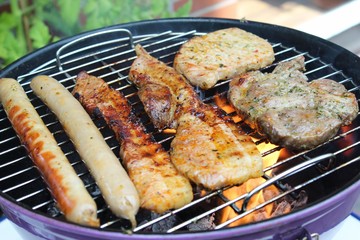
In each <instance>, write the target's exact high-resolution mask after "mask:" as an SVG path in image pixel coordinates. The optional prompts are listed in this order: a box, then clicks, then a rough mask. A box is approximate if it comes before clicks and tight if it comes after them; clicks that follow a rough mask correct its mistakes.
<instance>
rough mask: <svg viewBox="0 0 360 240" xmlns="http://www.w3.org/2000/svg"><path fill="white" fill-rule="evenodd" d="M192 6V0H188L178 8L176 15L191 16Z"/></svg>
mask: <svg viewBox="0 0 360 240" xmlns="http://www.w3.org/2000/svg"><path fill="white" fill-rule="evenodd" d="M191 7H192V0H188V1H187V2H186V3H184V4H183V5H182V6H181V7H179V8H178V9H177V11H176V12H175V16H176V17H187V16H189V14H190V12H191Z"/></svg>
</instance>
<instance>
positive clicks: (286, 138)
mask: <svg viewBox="0 0 360 240" xmlns="http://www.w3.org/2000/svg"><path fill="white" fill-rule="evenodd" d="M303 71H305V63H304V57H303V56H301V57H297V58H295V59H293V60H291V61H287V62H282V63H279V64H278V66H277V67H276V68H275V69H274V71H273V72H272V73H262V72H260V71H252V72H248V73H245V74H242V75H240V76H238V77H235V78H233V79H232V80H231V82H230V89H229V92H228V99H229V101H230V103H231V104H232V105H233V106H234V107H235V109H236V111H237V113H238V114H239V115H240V117H242V119H243V120H244V121H245V122H246V123H247V124H248V125H249V126H251V127H252V128H254V129H256V130H257V131H258V132H259V133H260V134H263V135H264V136H265V137H266V138H268V139H269V141H270V142H272V143H274V144H278V145H280V146H283V147H286V148H288V149H292V150H305V149H311V148H313V147H316V146H318V145H320V144H321V143H324V142H326V141H328V140H329V139H330V138H332V137H333V136H335V135H336V133H337V132H338V130H339V129H340V127H341V126H344V125H348V124H350V123H351V122H352V121H353V120H354V119H355V117H356V116H357V114H358V111H359V107H358V103H357V100H356V97H355V95H354V94H353V93H350V92H348V91H347V90H346V89H345V87H344V86H343V85H342V84H340V83H338V82H336V81H333V80H330V79H317V80H313V81H311V82H308V79H307V77H306V76H305V74H304V73H303Z"/></svg>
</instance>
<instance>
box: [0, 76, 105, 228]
mask: <svg viewBox="0 0 360 240" xmlns="http://www.w3.org/2000/svg"><path fill="white" fill-rule="evenodd" d="M0 101H1V103H2V104H3V106H4V109H5V111H6V113H7V115H8V118H9V120H10V122H11V123H12V125H13V127H14V129H15V131H16V133H17V134H18V136H19V138H20V140H21V142H22V143H23V144H24V145H25V147H26V149H27V150H28V152H29V154H30V156H31V158H32V160H33V162H34V163H35V165H36V166H37V168H38V169H39V171H40V172H41V174H42V176H43V178H44V180H45V182H46V183H47V184H48V186H49V188H50V190H51V193H52V195H53V196H54V198H55V200H56V202H57V204H58V206H59V208H60V210H61V211H62V212H63V213H64V215H65V217H66V219H67V220H69V221H71V222H75V223H78V224H82V225H88V226H99V220H98V219H97V216H96V214H97V207H96V204H95V202H94V200H93V199H92V198H91V196H90V195H89V193H88V192H87V190H86V188H85V187H84V184H83V182H82V181H81V179H80V178H79V177H78V176H77V175H76V172H75V170H74V169H73V168H72V166H71V165H70V163H69V161H68V159H67V158H66V156H65V155H64V153H63V152H62V151H61V149H60V148H59V146H58V145H57V142H56V140H55V139H54V137H53V135H52V134H51V133H50V131H49V130H48V129H47V127H46V126H45V124H44V122H43V121H42V119H41V118H40V116H39V115H38V113H37V112H36V110H35V109H34V107H33V105H32V104H31V103H30V100H29V99H28V97H27V95H26V93H25V92H24V90H23V88H22V87H21V86H20V84H19V83H18V82H17V81H16V80H14V79H10V78H3V79H0Z"/></svg>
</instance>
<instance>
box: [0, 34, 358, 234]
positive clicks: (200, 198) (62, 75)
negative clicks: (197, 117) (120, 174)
mask: <svg viewBox="0 0 360 240" xmlns="http://www.w3.org/2000/svg"><path fill="white" fill-rule="evenodd" d="M203 34H205V33H202V32H196V31H195V30H193V31H189V32H171V31H166V32H162V33H157V34H149V35H139V36H133V35H132V34H131V32H129V31H128V30H125V29H113V30H107V31H103V32H99V33H95V34H91V35H87V36H85V37H82V38H79V39H77V40H75V41H72V42H70V43H68V44H66V45H64V46H63V47H61V48H60V49H59V50H58V51H57V54H56V56H54V59H53V60H51V61H48V62H46V63H44V64H42V65H40V66H38V67H37V68H35V69H33V70H32V71H30V72H29V73H27V74H25V75H22V76H19V77H18V81H19V82H20V83H21V84H22V86H23V87H24V89H25V91H26V92H27V94H28V96H29V98H30V99H31V102H32V104H33V105H34V106H35V108H36V110H37V111H38V112H39V114H40V116H41V117H42V119H43V120H44V122H45V124H46V125H47V127H48V128H49V129H50V131H51V132H52V133H53V134H54V137H55V139H56V140H57V141H58V143H59V146H60V147H61V148H62V150H63V151H64V152H65V155H66V156H67V157H68V158H69V160H70V162H71V164H72V165H73V167H74V169H75V170H76V172H77V173H78V175H79V176H80V177H81V179H82V180H83V181H84V183H85V185H86V187H87V189H88V190H89V192H90V193H91V195H92V196H93V198H94V199H95V201H96V203H97V205H98V209H99V210H98V216H99V218H100V219H101V228H103V229H106V230H108V231H118V230H119V229H121V228H127V227H129V223H128V221H127V220H124V219H119V218H116V217H115V216H114V215H112V214H111V212H110V210H109V209H108V207H107V206H106V204H105V202H104V200H103V199H102V196H101V193H100V191H99V189H98V188H97V186H96V184H95V182H94V180H93V179H92V177H91V176H90V174H89V172H88V170H87V169H86V167H85V165H84V164H83V162H82V161H81V159H80V157H79V156H78V154H77V153H76V150H75V148H74V146H73V145H72V143H71V141H70V140H69V139H68V138H67V136H66V134H65V132H64V130H63V129H62V126H61V125H60V123H59V122H58V120H57V119H56V117H55V116H54V115H53V114H52V113H51V112H50V111H49V109H48V108H47V107H46V106H45V105H44V104H43V103H42V102H41V101H40V100H39V99H38V98H37V97H36V96H35V95H34V94H33V92H32V90H31V89H30V87H29V82H30V80H31V79H32V78H33V77H34V76H36V75H40V74H44V75H49V76H51V77H54V78H55V79H57V80H58V81H59V82H61V83H62V84H63V85H64V86H66V88H67V89H68V90H70V91H71V90H72V88H73V87H74V78H75V77H76V75H77V74H78V73H79V72H81V71H83V70H85V71H87V72H88V73H89V74H92V75H95V76H98V77H100V78H103V79H104V80H106V81H107V82H108V84H109V85H110V86H111V87H112V88H115V89H117V90H119V91H122V92H123V93H124V95H125V96H126V98H127V99H128V101H129V102H130V103H131V105H132V107H133V108H134V111H135V112H136V114H137V116H138V117H139V118H140V119H141V120H142V122H143V123H144V125H145V127H146V128H147V131H149V132H152V133H153V135H154V137H155V139H156V140H157V141H158V142H160V143H162V144H163V145H164V147H165V148H166V149H168V148H169V146H170V142H171V140H172V138H173V135H172V134H166V133H163V132H158V131H157V130H156V129H155V128H154V127H153V126H152V124H151V123H150V121H149V118H148V116H147V115H146V114H145V112H144V109H143V106H142V104H141V102H140V101H139V99H138V97H137V89H136V88H135V86H133V85H132V84H131V83H130V82H129V81H128V80H127V75H128V71H129V68H130V65H131V64H132V62H133V60H134V59H135V58H136V56H135V52H134V50H133V46H134V45H135V44H142V45H143V47H144V48H145V49H147V51H148V52H149V53H150V54H151V55H152V56H154V57H157V58H158V59H159V60H161V61H163V62H165V63H167V64H169V65H171V64H172V60H173V57H174V54H175V53H176V51H177V50H178V49H179V47H180V46H181V45H182V44H183V43H184V42H185V41H187V40H188V39H189V38H191V37H194V36H198V35H203ZM104 39H106V40H105V41H104ZM84 42H86V44H85V46H84ZM272 46H273V48H274V51H275V56H276V61H275V63H274V64H273V65H272V66H269V67H267V68H265V69H262V71H271V70H272V69H273V67H274V66H275V65H276V64H278V63H279V62H281V61H286V60H290V59H292V58H295V57H297V56H299V55H303V56H305V59H306V68H307V71H306V75H307V77H308V78H309V79H310V80H312V79H317V78H331V79H333V80H336V81H338V82H341V83H342V84H343V85H344V86H345V87H346V88H347V89H348V90H349V91H351V92H354V93H355V94H356V96H357V98H358V99H359V91H358V90H359V86H357V85H356V84H355V83H354V81H353V79H351V78H348V77H347V76H345V75H344V74H343V72H342V71H341V70H340V69H336V68H334V67H333V65H331V64H329V63H326V62H323V61H322V59H320V58H318V57H314V56H311V55H310V54H308V53H307V52H300V51H298V50H297V49H296V48H295V47H292V46H284V45H283V44H282V43H272ZM227 89H228V81H221V82H219V83H218V84H217V85H216V86H215V87H214V88H213V89H210V90H206V91H203V90H199V89H197V90H196V91H197V93H198V94H199V95H200V96H201V98H202V99H203V101H205V102H206V103H208V104H213V103H214V98H215V96H216V95H217V96H220V97H221V96H224V95H225V93H226V91H227ZM228 114H229V115H231V116H233V115H235V113H234V112H232V113H228ZM94 122H95V124H96V125H97V126H98V127H99V129H100V131H101V133H102V134H103V136H104V138H105V140H106V141H107V143H108V144H109V146H110V147H111V149H112V150H113V151H114V153H115V154H116V155H117V156H118V152H119V146H118V142H117V141H116V139H115V137H114V135H113V134H112V132H111V130H110V129H109V128H108V127H107V126H106V124H105V123H104V121H103V120H101V119H94ZM238 124H239V126H240V127H242V128H243V129H245V130H246V131H247V133H248V134H250V135H252V136H255V137H256V133H254V132H252V130H250V129H249V128H248V127H247V126H246V125H245V124H244V123H243V122H239V123H238ZM359 130H360V124H359V120H358V119H356V120H355V121H354V123H353V124H352V125H351V126H350V127H344V128H342V129H341V132H340V133H339V134H338V135H337V136H336V137H335V138H333V139H331V140H330V141H329V142H327V143H325V144H322V145H321V146H319V147H317V148H315V149H312V150H309V151H305V152H301V153H288V156H287V157H285V158H284V159H282V160H281V161H278V162H277V163H276V164H273V165H271V166H269V167H267V168H265V175H264V176H263V178H264V179H265V180H266V181H265V182H264V183H263V184H261V185H260V186H258V187H256V188H255V189H254V190H252V191H250V192H248V193H246V194H242V195H240V196H237V197H236V198H234V199H228V198H227V197H226V196H225V195H224V194H223V191H224V190H226V189H221V190H218V191H214V192H207V193H205V194H200V191H198V189H195V188H194V194H195V198H194V200H193V202H191V203H190V204H188V205H186V206H184V207H182V208H180V209H177V210H173V211H171V212H168V213H165V214H163V215H161V216H160V215H155V214H152V213H149V212H147V211H145V210H141V211H140V212H139V214H138V216H137V218H138V222H139V225H138V227H137V228H135V229H134V232H135V233H137V232H138V233H140V232H148V231H153V232H156V231H161V232H168V233H171V232H176V231H183V230H186V231H188V230H189V226H191V225H192V224H193V223H195V222H199V221H201V220H202V219H204V218H208V217H211V216H214V215H216V214H218V213H219V212H221V211H222V210H223V209H224V208H226V207H231V208H232V209H233V210H234V211H235V212H236V213H238V215H237V216H236V217H234V218H232V219H229V220H227V221H225V222H222V223H218V222H216V221H215V222H214V225H213V229H221V228H224V227H227V226H228V225H229V224H231V223H232V222H235V221H237V220H238V219H240V218H243V217H245V216H247V215H248V214H250V213H252V212H254V211H256V210H259V209H261V208H262V207H264V206H266V205H267V204H270V203H273V202H276V201H278V200H279V199H281V198H283V197H285V196H290V197H292V198H296V197H298V195H299V193H300V191H301V190H305V191H306V190H307V186H309V185H311V184H319V185H322V182H323V181H325V180H324V179H326V177H327V176H328V175H330V174H341V173H342V172H343V170H344V169H349V168H351V165H352V164H354V163H355V162H358V161H359V159H360V157H356V158H352V159H349V158H348V156H349V155H351V154H349V153H351V152H352V151H360V146H359V144H360V141H359V139H358V138H359V137H358V136H357V135H359V133H358V132H359ZM265 142H266V139H259V140H257V141H256V144H258V145H260V144H264V143H265ZM344 144H345V145H344ZM282 150H283V149H281V148H280V147H277V146H274V147H272V148H271V149H269V150H266V151H264V152H262V156H263V157H266V156H269V155H271V154H273V153H279V152H281V151H282ZM0 159H1V161H0V190H1V191H2V192H3V193H4V194H6V195H8V196H9V198H10V199H13V200H14V201H16V202H18V203H19V204H21V205H22V206H24V207H26V208H28V209H31V210H33V211H36V212H38V213H39V214H43V215H47V216H49V217H53V218H58V219H59V220H61V221H63V220H64V219H63V217H62V214H61V213H60V212H58V211H57V208H56V207H55V205H56V204H55V203H54V200H53V199H52V197H51V194H50V192H49V191H48V189H47V187H46V184H45V183H44V182H43V180H42V179H41V176H40V174H39V173H38V171H37V170H36V167H35V166H34V165H33V164H32V161H31V159H30V158H29V157H28V155H27V153H26V149H25V148H24V147H23V146H22V145H21V143H20V142H19V140H18V138H17V137H16V134H15V132H14V131H13V129H12V127H11V124H10V122H9V121H8V119H7V117H6V114H5V112H4V110H3V108H0ZM270 171H273V172H274V174H270ZM297 174H302V175H303V176H307V177H306V178H304V177H303V178H302V179H301V180H302V181H301V182H298V180H299V179H298V178H296V175H297ZM331 184H333V183H331ZM334 184H336V183H334ZM270 185H274V186H276V187H277V188H278V189H279V190H280V191H281V194H280V195H278V196H276V197H274V198H272V199H270V200H268V201H265V202H264V203H262V204H260V205H258V206H256V207H254V208H250V207H248V206H247V203H248V201H249V199H250V198H251V197H252V196H253V195H254V194H255V193H257V192H259V191H260V190H262V189H264V188H266V187H268V186H270ZM288 186H291V187H288ZM339 186H340V184H339ZM321 191H323V193H324V194H323V195H322V197H320V198H319V197H315V198H313V197H312V194H313V192H307V194H308V197H309V200H308V203H307V204H312V203H314V202H316V201H320V200H321V198H325V197H326V196H327V194H328V193H327V192H326V187H324V186H322V187H321ZM238 201H244V204H243V205H242V208H239V207H237V206H236V204H235V203H236V202H238ZM214 203H216V204H214ZM204 206H206V207H204ZM199 209H200V210H199ZM174 218H175V220H174ZM163 222H165V224H162V223H163ZM169 222H172V223H173V224H168V223H169ZM159 225H161V226H163V225H166V226H165V227H164V226H163V227H162V228H161V230H159V229H160V227H159ZM200 230H203V229H200Z"/></svg>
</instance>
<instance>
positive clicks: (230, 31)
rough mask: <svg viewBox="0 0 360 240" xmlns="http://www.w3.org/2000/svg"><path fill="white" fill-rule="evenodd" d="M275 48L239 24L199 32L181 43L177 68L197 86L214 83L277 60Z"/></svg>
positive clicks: (176, 58) (209, 86) (212, 84)
mask: <svg viewBox="0 0 360 240" xmlns="http://www.w3.org/2000/svg"><path fill="white" fill-rule="evenodd" d="M274 59H275V57H274V50H273V48H272V46H271V45H270V44H269V43H268V42H267V41H266V40H265V39H263V38H260V37H258V36H256V35H254V34H252V33H249V32H246V31H244V30H241V29H239V28H227V29H222V30H218V31H215V32H211V33H208V34H206V35H204V36H197V37H194V38H192V39H190V40H189V41H188V42H186V43H185V44H183V45H182V47H181V48H180V50H179V52H178V53H177V54H176V56H175V59H174V68H175V69H176V70H177V71H178V72H179V73H182V74H184V76H185V77H186V78H187V79H188V80H189V81H190V82H191V84H193V85H195V86H199V87H200V88H202V89H209V88H211V87H213V86H214V85H215V84H216V82H218V81H219V80H224V79H229V78H232V77H234V76H236V75H238V74H242V73H245V72H247V71H249V70H257V69H260V68H262V67H265V66H267V65H269V64H271V63H272V62H273V61H274Z"/></svg>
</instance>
